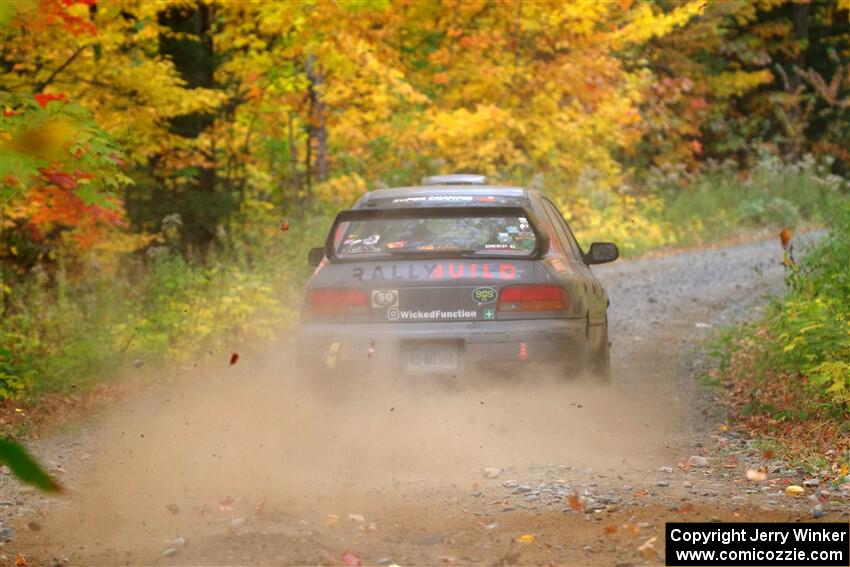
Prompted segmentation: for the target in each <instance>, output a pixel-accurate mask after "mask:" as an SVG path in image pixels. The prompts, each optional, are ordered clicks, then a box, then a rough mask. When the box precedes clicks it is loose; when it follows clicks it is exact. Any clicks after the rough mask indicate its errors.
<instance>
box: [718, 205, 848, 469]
mask: <svg viewBox="0 0 850 567" xmlns="http://www.w3.org/2000/svg"><path fill="white" fill-rule="evenodd" d="M826 220H827V228H828V233H827V235H826V237H825V238H824V239H823V240H822V241H821V242H820V243H819V244H818V245H817V246H816V247H815V249H814V250H813V251H812V252H810V253H809V254H808V255H807V256H806V257H805V258H803V259H802V260H801V261H800V262H799V263H795V264H791V265H789V266H788V276H787V278H786V282H787V292H786V294H785V296H784V297H782V298H777V299H775V300H774V301H773V302H772V304H771V305H770V306H769V308H768V310H767V313H766V315H765V316H764V318H763V319H762V320H760V321H757V322H754V323H750V324H746V325H742V326H740V327H738V328H735V329H732V330H731V331H729V332H727V333H725V334H724V335H723V337H722V338H720V339H718V340H717V342H716V344H715V345H714V349H713V352H714V354H715V360H716V364H715V367H714V368H713V369H712V371H711V374H712V376H714V377H716V378H717V379H718V380H719V381H720V382H721V383H722V384H723V385H724V387H725V388H726V403H727V404H728V406H729V407H730V408H731V410H732V411H733V412H734V414H735V418H736V421H737V424H738V427H739V428H741V429H742V430H745V431H747V432H748V433H749V434H750V435H753V436H758V437H761V438H763V439H765V440H771V441H772V442H773V443H775V450H776V451H777V452H778V453H780V454H781V455H783V456H784V457H786V458H788V459H790V460H791V461H792V462H795V463H797V464H799V465H800V466H803V467H804V468H806V469H807V470H809V471H810V472H812V473H817V474H819V475H822V476H824V477H827V478H833V479H838V478H842V479H843V478H846V477H847V476H848V468H850V270H848V269H847V261H848V258H850V202H848V201H844V202H843V203H840V204H837V205H836V206H835V207H834V208H833V210H831V211H830V212H829V213H827V214H826Z"/></svg>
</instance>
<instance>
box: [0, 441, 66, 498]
mask: <svg viewBox="0 0 850 567" xmlns="http://www.w3.org/2000/svg"><path fill="white" fill-rule="evenodd" d="M0 463H2V464H4V465H6V466H7V467H9V469H10V470H11V471H12V474H14V475H15V476H16V477H18V479H19V480H20V481H21V482H24V483H26V484H29V485H31V486H34V487H36V488H38V489H39V490H42V491H44V492H62V486H61V485H60V484H59V483H58V482H56V481H55V480H53V478H51V477H50V475H49V474H47V473H46V472H45V471H44V469H42V468H41V466H40V465H39V464H38V463H37V462H36V460H35V459H33V458H32V457H31V456H30V455H29V454H28V453H27V451H26V449H24V448H23V447H22V446H21V445H19V444H18V443H15V442H14V441H10V440H8V439H5V438H0Z"/></svg>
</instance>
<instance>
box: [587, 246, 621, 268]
mask: <svg viewBox="0 0 850 567" xmlns="http://www.w3.org/2000/svg"><path fill="white" fill-rule="evenodd" d="M619 257H620V249H619V248H617V245H616V244H614V243H613V242H594V243H593V244H591V245H590V250H589V251H588V253H587V254H585V255H584V262H585V263H586V264H605V263H607V262H613V261H614V260H616V259H617V258H619Z"/></svg>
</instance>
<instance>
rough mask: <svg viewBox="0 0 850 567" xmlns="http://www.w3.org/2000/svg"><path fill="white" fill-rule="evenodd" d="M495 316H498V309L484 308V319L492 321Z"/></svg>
mask: <svg viewBox="0 0 850 567" xmlns="http://www.w3.org/2000/svg"><path fill="white" fill-rule="evenodd" d="M495 318H496V310H495V309H493V308H492V307H488V308H487V309H485V310H484V320H485V321H492V320H493V319H495Z"/></svg>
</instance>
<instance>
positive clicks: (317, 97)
mask: <svg viewBox="0 0 850 567" xmlns="http://www.w3.org/2000/svg"><path fill="white" fill-rule="evenodd" d="M306 69H307V79H308V80H309V81H310V87H309V93H310V136H311V138H312V139H314V140H315V145H316V181H318V182H320V183H321V182H322V181H324V180H326V179H327V178H328V173H329V171H328V129H327V127H326V125H325V114H326V111H325V103H324V102H323V101H322V88H323V86H324V83H325V77H324V75H323V74H322V71H321V69H319V68H318V67H317V66H316V62H315V60H314V59H313V57H312V56H308V57H307V62H306ZM312 143H313V142H311V144H312Z"/></svg>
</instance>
